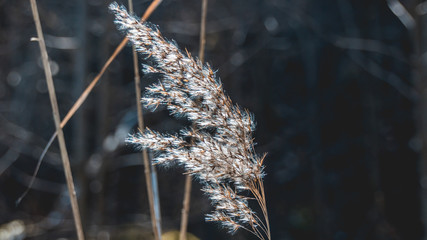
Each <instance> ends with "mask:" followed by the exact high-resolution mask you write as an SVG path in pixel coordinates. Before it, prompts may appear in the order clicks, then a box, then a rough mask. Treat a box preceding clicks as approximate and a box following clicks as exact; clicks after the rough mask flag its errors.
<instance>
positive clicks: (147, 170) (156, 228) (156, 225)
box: [128, 0, 161, 240]
mask: <svg viewBox="0 0 427 240" xmlns="http://www.w3.org/2000/svg"><path fill="white" fill-rule="evenodd" d="M128 5H129V11H130V13H131V14H133V4H132V0H128ZM132 57H133V69H134V80H135V96H136V99H135V100H136V109H137V114H138V127H139V130H140V131H143V130H144V128H145V127H144V117H143V114H142V104H141V100H140V99H141V77H140V75H139V68H138V56H137V53H136V51H135V46H132ZM142 160H143V162H144V174H145V183H146V185H147V194H148V203H149V206H150V216H151V225H152V227H153V233H154V239H155V240H160V239H161V229H160V219H157V216H160V213H156V208H154V205H155V200H154V190H153V182H152V181H157V179H156V178H155V179H153V178H152V174H154V175H155V173H154V172H153V173H152V172H151V168H152V166H151V161H149V159H148V154H147V150H146V149H143V150H142ZM153 171H155V168H153ZM157 204H159V203H157ZM159 218H160V217H159Z"/></svg>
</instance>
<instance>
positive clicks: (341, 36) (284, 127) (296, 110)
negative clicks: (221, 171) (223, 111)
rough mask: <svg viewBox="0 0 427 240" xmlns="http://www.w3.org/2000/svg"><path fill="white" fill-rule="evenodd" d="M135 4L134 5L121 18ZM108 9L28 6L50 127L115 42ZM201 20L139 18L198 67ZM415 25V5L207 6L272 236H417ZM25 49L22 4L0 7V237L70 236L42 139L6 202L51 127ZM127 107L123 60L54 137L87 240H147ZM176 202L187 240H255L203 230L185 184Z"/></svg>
mask: <svg viewBox="0 0 427 240" xmlns="http://www.w3.org/2000/svg"><path fill="white" fill-rule="evenodd" d="M150 2H151V1H148V0H134V7H135V12H136V14H137V15H138V16H141V15H142V13H143V12H144V11H145V9H146V8H147V6H148V5H149V4H150ZM109 3H110V1H105V0H74V1H57V0H39V1H38V5H39V12H40V16H41V23H42V26H43V31H44V34H45V39H46V44H47V48H48V53H49V57H50V60H51V68H52V71H53V74H54V81H55V87H56V91H57V95H58V103H59V108H60V113H61V116H62V117H64V115H65V114H66V113H67V112H68V110H69V109H70V108H71V106H72V105H73V103H74V102H75V100H76V99H77V98H78V97H79V96H80V94H81V93H82V91H83V89H84V88H85V87H86V86H87V85H88V84H89V83H90V81H91V80H92V79H93V77H94V76H95V75H96V74H97V73H98V72H99V71H100V68H101V67H102V65H103V64H104V63H105V61H106V60H107V58H108V57H109V56H110V55H111V53H112V52H113V51H114V49H115V47H116V46H117V45H118V44H119V42H120V41H121V39H122V38H123V35H122V34H121V33H120V32H119V31H118V30H117V29H116V27H115V26H114V23H113V16H112V15H111V14H110V13H109V11H108V8H107V6H108V4H109ZM119 3H121V4H124V5H127V2H126V1H119ZM200 8H201V1H200V0H186V1H179V0H164V1H163V2H162V3H161V5H160V6H159V7H158V9H157V10H156V11H155V12H154V13H153V15H152V16H151V17H150V19H149V21H150V22H152V23H154V24H156V25H159V27H160V30H161V31H162V33H163V34H164V35H165V36H166V37H167V38H169V39H174V40H176V41H177V43H178V44H179V46H180V47H181V48H187V49H188V50H189V51H190V52H191V53H192V54H193V55H194V56H197V52H198V49H199V45H198V44H199V27H200ZM425 14H427V3H424V2H423V1H419V0H401V1H398V0H232V1H230V0H210V1H209V5H208V15H207V26H206V27H207V43H206V44H207V45H206V57H205V59H206V61H207V62H209V63H210V64H211V65H212V66H213V68H214V69H218V76H220V78H221V80H222V82H223V84H224V89H225V90H226V92H227V94H228V95H230V97H231V99H232V100H233V101H234V103H237V104H239V105H241V106H242V107H244V108H247V109H249V110H250V111H251V112H253V113H254V114H255V118H256V121H257V129H256V133H255V140H256V142H257V143H258V145H257V149H256V150H257V152H258V153H260V154H262V153H264V152H268V156H267V159H266V161H265V165H266V173H267V176H266V177H265V187H266V195H267V203H268V209H269V214H270V222H271V227H272V239H276V240H278V239H287V240H288V239H289V240H293V239H295V240H297V239H334V240H345V239H377V240H382V239H384V240H385V239H405V240H406V239H427V236H426V234H425V232H426V230H427V178H426V176H427V175H426V174H427V91H426V89H425V87H426V86H427V78H426V76H427V74H426V71H427V58H426V57H427V55H426V54H425V51H426V50H427V41H426V36H427V18H426V17H425ZM35 36H36V31H35V26H34V22H33V18H32V14H31V9H30V4H29V1H28V0H14V1H10V0H0V224H7V223H10V222H12V221H14V220H21V222H15V223H19V224H21V225H22V226H24V228H25V230H26V233H25V235H26V239H75V238H76V235H75V230H74V224H73V221H72V214H71V207H70V203H69V200H68V195H67V189H66V184H65V179H64V174H63V169H62V163H61V159H60V155H59V150H58V145H57V142H55V143H54V145H53V146H52V148H51V150H50V151H49V153H48V155H47V157H46V159H45V160H44V162H43V164H42V166H41V168H40V172H39V174H38V175H37V178H36V181H35V183H34V185H33V187H32V189H31V190H30V192H29V193H28V195H27V196H26V197H25V198H24V199H23V201H22V203H21V204H19V205H18V206H16V205H15V201H16V200H17V198H18V197H19V196H20V195H21V194H22V193H23V192H24V191H25V189H26V187H27V186H28V185H29V182H30V179H31V175H32V172H33V171H34V168H35V166H36V163H37V159H38V157H39V156H40V154H41V152H42V149H43V148H44V147H45V145H46V143H47V141H48V140H49V138H50V136H51V135H52V134H53V133H54V130H55V125H54V122H53V119H52V111H51V106H50V102H49V97H48V93H47V87H46V83H45V79H44V72H43V68H42V64H41V58H40V50H39V48H38V44H37V42H31V41H30V39H31V37H35ZM153 81H155V79H150V78H147V77H145V78H144V77H143V79H142V82H143V83H142V84H143V87H144V86H146V85H148V84H150V83H152V82H153ZM134 94H135V91H134V83H133V69H132V56H131V48H130V47H126V48H125V49H124V51H123V52H122V53H121V54H120V55H119V56H118V57H117V58H116V60H115V61H114V62H113V64H112V65H111V66H110V68H109V69H108V71H107V72H106V74H104V76H103V77H102V79H101V81H100V82H99V83H98V85H97V86H96V87H95V89H94V91H93V92H92V93H91V94H90V96H89V98H88V100H87V101H86V102H85V103H84V104H83V106H82V108H81V109H80V110H79V111H78V112H77V114H76V115H75V116H74V117H73V118H72V120H71V122H70V123H69V124H67V126H66V127H65V128H64V131H65V139H66V142H67V144H68V148H69V153H70V157H71V164H72V169H73V176H74V180H75V183H76V187H77V194H78V199H79V204H80V210H81V215H82V220H83V226H84V230H85V234H86V236H87V238H88V239H144V238H142V236H143V235H144V234H145V233H149V232H150V231H151V227H150V218H149V208H148V202H147V197H146V188H145V180H144V174H143V172H144V170H143V165H142V160H141V157H140V156H141V155H140V153H138V152H136V151H135V150H134V149H133V148H132V147H131V146H127V145H126V144H124V138H125V137H126V136H127V134H128V133H131V132H134V131H135V128H136V125H137V118H136V107H135V100H134ZM144 117H145V120H146V125H147V126H150V127H151V128H153V129H157V130H160V131H164V132H166V131H168V132H173V131H176V130H177V129H180V128H181V126H182V121H177V120H175V119H173V118H171V117H170V116H168V113H167V112H166V111H157V112H154V113H152V112H147V111H144ZM158 180H159V190H160V201H161V213H162V228H163V231H168V230H172V229H178V228H179V220H180V213H181V204H182V196H183V189H184V177H183V176H182V171H180V170H179V169H178V170H177V169H164V168H160V169H158ZM191 201H192V202H191V210H190V219H189V232H192V233H194V234H195V235H196V236H198V237H199V238H200V239H206V240H209V239H254V237H253V236H251V235H250V234H246V233H245V232H244V231H238V232H237V233H236V234H235V235H234V236H231V235H228V234H227V233H226V232H225V231H224V230H223V229H220V227H219V226H218V225H217V224H214V223H206V222H204V214H206V213H208V212H210V210H211V208H210V203H209V201H208V200H207V198H206V197H205V196H203V194H202V193H201V192H200V191H199V186H198V185H197V184H195V185H194V186H193V191H192V200H191ZM19 224H18V225H19ZM4 226H5V225H3V227H4ZM0 231H1V227H0ZM21 236H23V235H21ZM137 236H139V237H137ZM17 239H18V238H17ZM147 239H148V238H147Z"/></svg>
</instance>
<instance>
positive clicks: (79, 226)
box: [30, 0, 84, 240]
mask: <svg viewBox="0 0 427 240" xmlns="http://www.w3.org/2000/svg"><path fill="white" fill-rule="evenodd" d="M30 2H31V10H32V12H33V17H34V22H35V24H36V29H37V37H38V42H39V47H40V52H41V55H42V61H43V68H44V72H45V76H46V83H47V87H48V90H49V97H50V103H51V105H52V113H53V118H54V121H55V126H56V132H57V133H58V141H59V148H60V151H61V158H62V163H63V166H64V172H65V179H66V181H67V187H68V194H69V195H70V202H71V208H72V211H73V217H74V223H75V226H76V231H77V236H78V239H79V240H84V234H83V227H82V223H81V219H80V213H79V206H78V204H77V197H76V191H75V188H74V183H73V176H72V174H71V167H70V160H69V159H68V153H67V147H66V145H65V139H64V133H63V132H62V128H61V119H60V116H59V109H58V102H57V100H56V95H55V86H54V84H53V79H52V73H51V71H50V66H49V57H48V55H47V51H46V45H45V41H44V37H43V31H42V26H41V23H40V18H39V13H38V10H37V3H36V0H30Z"/></svg>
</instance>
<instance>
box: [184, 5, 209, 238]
mask: <svg viewBox="0 0 427 240" xmlns="http://www.w3.org/2000/svg"><path fill="white" fill-rule="evenodd" d="M207 9H208V0H203V2H202V16H201V20H200V42H199V47H200V49H199V60H200V62H202V63H203V60H204V58H205V45H206V13H207ZM191 185H192V183H191V175H189V174H187V175H186V176H185V190H184V200H183V203H182V212H181V229H180V234H179V240H186V239H187V226H188V213H189V212H190V199H191Z"/></svg>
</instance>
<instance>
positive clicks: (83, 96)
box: [17, 0, 162, 203]
mask: <svg viewBox="0 0 427 240" xmlns="http://www.w3.org/2000/svg"><path fill="white" fill-rule="evenodd" d="M161 2H162V0H154V1H153V2H152V3H151V4H150V6H149V7H148V8H147V10H145V13H144V15H143V16H142V18H141V21H145V20H147V18H148V17H149V16H150V15H151V14H152V13H153V12H154V10H155V9H156V8H157V6H158V5H159V4H160V3H161ZM128 41H129V40H128V38H127V37H125V38H124V39H123V40H122V42H121V43H120V44H119V46H117V48H116V49H115V50H114V52H113V54H112V55H111V56H110V57H109V58H108V60H107V61H106V62H105V64H104V66H103V67H102V69H101V71H100V72H99V73H98V74H97V75H96V76H95V78H94V79H93V80H92V82H91V83H90V84H89V85H88V86H87V87H86V89H85V90H84V91H83V93H82V94H81V95H80V97H79V98H78V99H77V101H76V102H75V103H74V105H73V106H72V107H71V109H70V110H69V111H68V113H67V115H65V117H64V119H62V122H61V129H62V128H64V126H65V125H66V124H67V123H68V121H69V120H70V119H71V117H72V116H73V115H74V114H75V113H76V111H77V110H78V109H79V108H80V107H81V106H82V104H83V103H84V102H85V101H86V99H87V97H88V96H89V93H91V92H92V90H93V88H94V87H95V86H96V84H97V83H98V82H99V80H100V79H101V77H102V75H103V74H104V73H105V71H106V70H107V69H108V67H109V66H110V64H111V63H112V62H113V60H114V59H115V58H116V57H117V55H118V54H119V53H120V52H121V51H122V50H123V48H124V47H125V46H126V44H127V42H128ZM57 136H58V131H55V132H54V133H53V134H52V136H51V137H50V140H49V142H48V143H47V145H46V147H45V148H44V149H43V152H42V154H41V155H40V157H39V159H38V163H37V166H40V164H41V162H42V160H43V158H44V157H45V155H46V153H47V151H48V149H49V148H50V146H51V145H52V143H53V140H55V138H56V137H57ZM37 172H38V168H36V169H35V171H34V174H33V178H35V177H36V175H37ZM31 185H32V184H30V186H28V188H27V190H26V191H25V192H24V193H23V194H22V195H21V196H20V197H19V198H18V200H17V203H19V202H20V201H21V200H22V199H23V198H24V197H25V195H26V194H27V192H28V190H29V189H30V188H31Z"/></svg>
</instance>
